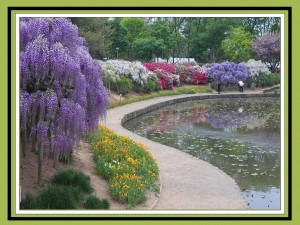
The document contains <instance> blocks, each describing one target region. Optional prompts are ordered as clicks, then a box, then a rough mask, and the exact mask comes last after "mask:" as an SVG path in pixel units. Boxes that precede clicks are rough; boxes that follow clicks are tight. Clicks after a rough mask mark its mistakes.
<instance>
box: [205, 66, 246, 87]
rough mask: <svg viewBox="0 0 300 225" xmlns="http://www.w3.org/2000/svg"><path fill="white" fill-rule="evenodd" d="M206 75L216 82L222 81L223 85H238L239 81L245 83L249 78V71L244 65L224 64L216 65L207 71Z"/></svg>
mask: <svg viewBox="0 0 300 225" xmlns="http://www.w3.org/2000/svg"><path fill="white" fill-rule="evenodd" d="M206 75H207V76H210V77H211V78H213V79H214V80H215V81H217V80H220V81H221V83H223V84H230V83H237V82H238V81H239V80H242V81H245V80H246V79H247V78H248V76H249V71H248V69H247V67H246V66H245V64H243V63H238V64H236V63H233V62H223V63H220V64H219V63H215V64H213V65H212V66H211V68H210V69H208V70H207V71H206Z"/></svg>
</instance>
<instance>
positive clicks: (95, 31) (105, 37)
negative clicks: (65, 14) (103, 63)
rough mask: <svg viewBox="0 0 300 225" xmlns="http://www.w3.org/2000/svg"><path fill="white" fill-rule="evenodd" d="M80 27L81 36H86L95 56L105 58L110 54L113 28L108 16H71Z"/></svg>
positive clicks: (92, 54) (91, 51)
mask: <svg viewBox="0 0 300 225" xmlns="http://www.w3.org/2000/svg"><path fill="white" fill-rule="evenodd" d="M71 21H72V22H73V23H74V24H76V25H77V26H78V28H79V36H82V37H84V38H85V40H86V42H87V46H88V48H89V52H90V54H91V56H92V57H93V58H96V59H103V58H104V57H108V56H109V54H110V49H111V44H112V41H111V39H112V35H113V33H114V30H113V28H112V27H111V26H110V25H109V22H108V18H104V17H97V18H93V17H80V18H71Z"/></svg>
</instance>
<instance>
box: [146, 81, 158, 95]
mask: <svg viewBox="0 0 300 225" xmlns="http://www.w3.org/2000/svg"><path fill="white" fill-rule="evenodd" d="M155 89H156V83H155V81H154V80H152V79H148V81H147V83H146V84H145V85H144V93H150V92H152V91H155Z"/></svg>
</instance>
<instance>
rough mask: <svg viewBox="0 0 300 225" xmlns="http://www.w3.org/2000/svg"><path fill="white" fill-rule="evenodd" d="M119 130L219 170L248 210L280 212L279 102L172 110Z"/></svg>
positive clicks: (214, 103)
mask: <svg viewBox="0 0 300 225" xmlns="http://www.w3.org/2000/svg"><path fill="white" fill-rule="evenodd" d="M124 127H125V128H127V129H128V130H130V131H132V132H134V133H136V134H138V135H141V136H143V137H146V138H148V139H151V140H153V141H156V142H159V143H161V144H164V145H168V146H171V147H174V148H177V149H179V150H181V151H184V152H186V153H188V154H191V155H193V156H195V157H197V158H199V159H202V160H205V161H207V162H209V163H211V164H213V165H215V166H217V167H219V168H220V169H222V170H223V171H224V172H226V173H227V174H228V175H230V176H231V177H232V178H233V179H234V180H235V181H236V183H237V184H238V185H239V187H240V189H241V191H242V193H243V196H244V198H245V200H246V201H247V203H248V207H249V208H250V209H280V100H279V98H265V97H263V98H246V99H245V98H237V99H208V100H201V101H191V102H185V103H180V104H174V105H170V106H166V107H163V108H160V109H157V110H155V111H152V112H149V113H147V114H145V115H142V116H139V117H136V118H134V119H132V120H130V121H127V122H126V123H125V124H124Z"/></svg>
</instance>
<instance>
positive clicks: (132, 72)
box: [104, 60, 149, 86]
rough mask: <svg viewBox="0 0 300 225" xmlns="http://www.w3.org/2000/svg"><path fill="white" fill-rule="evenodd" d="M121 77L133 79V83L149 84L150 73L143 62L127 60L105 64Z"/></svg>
mask: <svg viewBox="0 0 300 225" xmlns="http://www.w3.org/2000/svg"><path fill="white" fill-rule="evenodd" d="M104 64H107V65H108V66H109V68H111V69H112V70H113V71H115V73H116V74H117V75H119V76H126V77H128V78H131V79H132V81H133V82H135V83H137V84H141V85H142V86H143V85H144V84H145V83H147V80H148V77H149V71H148V69H147V68H146V67H144V66H143V64H142V63H141V62H138V61H135V62H130V61H126V60H108V61H106V62H104Z"/></svg>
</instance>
